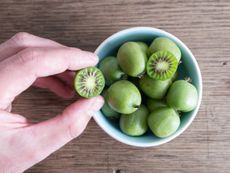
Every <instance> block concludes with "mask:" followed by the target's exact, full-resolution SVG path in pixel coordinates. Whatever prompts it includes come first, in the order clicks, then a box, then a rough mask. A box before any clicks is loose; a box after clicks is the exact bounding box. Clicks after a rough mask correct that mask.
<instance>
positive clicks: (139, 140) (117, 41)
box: [94, 27, 202, 147]
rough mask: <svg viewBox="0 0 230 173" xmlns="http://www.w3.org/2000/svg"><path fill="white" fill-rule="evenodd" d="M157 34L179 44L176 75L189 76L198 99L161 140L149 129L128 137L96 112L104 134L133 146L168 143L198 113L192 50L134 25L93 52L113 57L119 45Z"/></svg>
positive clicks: (199, 82) (199, 87)
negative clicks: (142, 134) (180, 56)
mask: <svg viewBox="0 0 230 173" xmlns="http://www.w3.org/2000/svg"><path fill="white" fill-rule="evenodd" d="M159 36H163V37H168V38H170V39H171V40H173V41H174V42H175V43H176V44H177V45H178V46H179V47H180V50H181V53H182V59H181V60H182V64H181V65H180V68H179V78H184V77H185V76H189V77H191V79H192V83H193V84H194V85H195V86H196V88H197V90H198V94H199V101H198V105H197V107H196V109H195V110H193V111H191V112H188V113H183V114H182V116H181V124H180V127H179V128H178V130H177V131H176V132H175V133H174V134H173V135H171V136H169V137H167V138H163V139H161V138H157V137H155V136H153V135H152V134H151V132H148V133H147V134H146V135H144V136H141V137H131V136H127V135H125V134H124V133H122V132H121V131H120V129H119V126H118V123H117V122H116V123H114V122H113V121H110V120H109V119H107V118H106V117H105V116H104V115H103V113H102V112H101V111H100V112H97V113H96V114H95V116H94V119H95V121H96V122H97V124H98V125H99V126H100V127H101V128H102V129H103V130H104V131H105V132H106V133H107V134H109V135H110V136H111V137H113V138H114V139H116V140H118V141H120V142H122V143H125V144H128V145H132V146H136V147H150V146H157V145H161V144H164V143H166V142H169V141H171V140H172V139H174V138H175V137H177V136H178V135H180V134H181V133H182V132H183V131H184V130H185V129H186V128H188V126H189V125H190V124H191V122H192V121H193V119H194V118H195V116H196V114H197V112H198V109H199V107H200V103H201V99H202V78H201V72H200V69H199V66H198V63H197V61H196V59H195V57H194V56H193V54H192V52H191V51H190V50H189V49H188V48H187V46H186V45H185V44H184V43H183V42H182V41H180V40H179V39H178V38H176V37H175V36H173V35H172V34H170V33H168V32H165V31H163V30H160V29H156V28H151V27H134V28H129V29H125V30H122V31H120V32H117V33H115V34H113V35H112V36H110V37H109V38H107V39H106V40H105V41H103V42H102V43H101V44H100V45H99V47H98V48H97V49H96V51H95V53H96V54H97V55H98V56H99V58H100V60H101V59H103V58H105V57H106V56H109V55H115V56H116V52H117V50H118V48H119V47H120V46H121V45H122V44H123V43H124V42H127V41H143V42H146V43H148V44H149V43H151V41H152V40H153V39H154V38H155V37H159Z"/></svg>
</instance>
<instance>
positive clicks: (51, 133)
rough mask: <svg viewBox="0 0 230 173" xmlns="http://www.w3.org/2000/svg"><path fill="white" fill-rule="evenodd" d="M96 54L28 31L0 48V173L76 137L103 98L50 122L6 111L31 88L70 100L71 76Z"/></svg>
mask: <svg viewBox="0 0 230 173" xmlns="http://www.w3.org/2000/svg"><path fill="white" fill-rule="evenodd" d="M97 62H98V58H97V56H96V55H94V54H93V53H90V52H85V51H82V50H80V49H76V48H69V47H65V46H63V45H61V44H59V43H56V42H54V41H51V40H48V39H44V38H39V37H36V36H33V35H30V34H27V33H18V34H16V35H15V36H14V37H12V38H11V39H10V40H8V41H6V42H5V43H3V44H1V45H0V131H1V133H0V172H1V173H19V172H23V171H24V170H26V169H28V168H29V167H31V166H33V165H34V164H36V163H38V162H39V161H41V160H43V159H44V158H46V157H47V156H49V155H50V154H51V153H53V152H54V151H56V150H57V149H59V148H60V147H62V146H63V145H64V144H66V143H67V142H69V141H70V140H72V139H73V138H75V137H77V136H79V135H80V134H81V133H82V132H83V130H84V129H85V127H86V125H87V123H88V121H89V120H90V118H91V116H92V115H93V114H94V113H95V112H96V111H98V110H99V109H100V108H101V106H102V105H103V99H102V97H100V96H99V97H96V98H92V99H80V100H79V101H77V102H75V103H73V104H72V105H70V106H69V107H67V108H66V109H65V110H64V111H63V113H61V114H59V115H57V116H56V117H55V118H52V119H50V120H47V121H44V122H41V123H37V124H33V123H30V122H28V120H27V119H26V118H25V117H23V116H22V115H18V114H14V113H10V111H11V103H12V101H13V100H14V98H15V97H16V96H17V95H19V94H20V93H21V92H23V91H24V90H26V89H27V88H28V87H30V86H31V85H35V86H37V87H41V88H48V89H50V90H51V91H53V92H54V93H56V94H57V95H59V96H62V97H64V98H68V97H72V96H73V94H74V93H73V91H72V89H71V85H72V77H73V76H72V74H71V72H69V71H67V70H73V71H75V70H78V69H81V68H84V67H87V66H94V65H96V64H97Z"/></svg>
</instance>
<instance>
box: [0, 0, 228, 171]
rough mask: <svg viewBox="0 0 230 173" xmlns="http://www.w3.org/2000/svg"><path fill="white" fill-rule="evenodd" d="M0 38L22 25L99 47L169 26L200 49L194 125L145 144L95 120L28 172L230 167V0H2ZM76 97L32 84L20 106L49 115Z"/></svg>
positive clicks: (70, 43) (194, 49)
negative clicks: (120, 137) (199, 97)
mask: <svg viewBox="0 0 230 173" xmlns="http://www.w3.org/2000/svg"><path fill="white" fill-rule="evenodd" d="M0 22H1V24H0V33H1V34H0V41H1V42H2V41H4V40H6V39H8V38H9V37H11V36H12V35H13V34H15V33H16V32H19V31H27V32H30V33H33V34H36V35H39V36H42V37H47V38H50V39H54V40H56V41H58V42H61V43H63V44H66V45H68V46H75V47H79V48H82V49H86V50H90V51H94V50H95V48H96V47H97V46H98V45H99V44H100V43H101V42H102V41H103V40H104V39H105V38H106V37H108V36H109V35H111V34H112V33H114V32H117V31H119V30H122V29H125V28H128V27H133V26H151V27H157V28H160V29H164V30H166V31H168V32H171V33H172V34H174V35H176V36H177V37H179V38H180V39H181V40H182V41H184V42H185V43H186V44H187V45H188V47H189V48H190V49H191V50H192V52H193V53H194V55H195V57H196V58H197V61H198V63H199V66H200V68H201V71H202V77H203V84H204V88H203V89H204V94H203V101H202V105H201V108H200V111H199V113H198V115H197V117H196V119H195V120H194V122H193V123H192V125H191V126H190V127H189V128H188V129H187V130H186V132H184V133H183V134H182V135H181V136H180V137H178V138H177V139H175V140H173V141H172V142H170V143H168V144H165V145H162V146H159V147H154V148H146V149H139V148H134V147H130V146H127V145H124V144H121V143H119V142H117V141H115V140H113V139H111V138H110V137H109V136H108V135H106V134H105V133H104V132H103V131H102V130H101V129H100V128H99V127H98V126H97V125H96V123H95V122H94V121H93V120H92V121H91V122H90V124H89V126H88V127H87V130H86V131H85V132H84V134H83V135H82V136H81V137H80V138H78V139H75V140H73V141H72V142H70V143H69V144H67V145H66V146H65V147H63V148H62V149H61V150H59V151H57V152H56V153H54V154H52V155H51V156H50V157H49V158H47V159H46V160H44V161H42V162H41V163H39V164H38V165H36V166H34V167H33V168H31V169H30V170H28V171H26V172H27V173H63V172H68V173H76V172H78V173H88V172H92V173H153V172H154V173H158V172H164V173H184V172H186V173H190V172H191V173H193V172H201V173H217V172H218V173H227V172H230V163H229V160H230V115H229V112H230V106H229V105H230V70H229V69H230V53H229V50H230V1H227V0H203V1H201V0H193V1H182V0H158V1H150V0H143V1H140V0H126V1H124V0H116V1H115V0H100V1H96V0H84V1H83V0H78V1H74V0H65V1H61V0H49V1H44V0H20V1H17V0H5V1H3V0H1V1H0ZM72 101H73V100H68V101H63V100H61V99H59V98H57V97H56V96H54V95H53V94H51V93H49V92H47V91H44V90H39V89H29V90H28V91H26V92H25V93H23V94H22V95H21V96H20V97H19V98H18V99H17V100H16V101H15V103H14V111H15V112H18V113H21V114H23V115H26V116H27V117H28V118H31V119H34V120H37V121H41V120H45V119H48V118H50V117H53V116H54V115H55V114H56V113H59V112H60V111H61V110H62V109H63V108H64V107H65V106H66V105H68V104H70V103H71V102H72Z"/></svg>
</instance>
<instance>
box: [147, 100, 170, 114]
mask: <svg viewBox="0 0 230 173" xmlns="http://www.w3.org/2000/svg"><path fill="white" fill-rule="evenodd" d="M147 107H148V109H149V111H150V112H152V111H155V110H156V109H158V108H162V107H167V104H166V103H165V101H164V100H154V99H150V98H148V99H147Z"/></svg>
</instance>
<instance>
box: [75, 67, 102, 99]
mask: <svg viewBox="0 0 230 173" xmlns="http://www.w3.org/2000/svg"><path fill="white" fill-rule="evenodd" d="M104 86H105V79H104V76H103V74H102V72H101V71H100V70H99V69H98V68H96V67H87V68H84V69H82V70H80V71H79V72H77V74H76V76H75V79H74V88H75V90H76V92H77V93H78V94H79V95H80V96H82V97H85V98H92V97H96V96H98V95H100V94H101V92H102V90H103V88H104Z"/></svg>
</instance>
